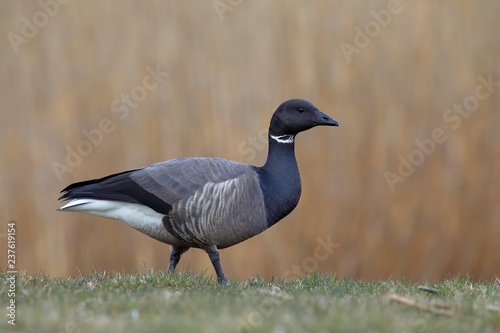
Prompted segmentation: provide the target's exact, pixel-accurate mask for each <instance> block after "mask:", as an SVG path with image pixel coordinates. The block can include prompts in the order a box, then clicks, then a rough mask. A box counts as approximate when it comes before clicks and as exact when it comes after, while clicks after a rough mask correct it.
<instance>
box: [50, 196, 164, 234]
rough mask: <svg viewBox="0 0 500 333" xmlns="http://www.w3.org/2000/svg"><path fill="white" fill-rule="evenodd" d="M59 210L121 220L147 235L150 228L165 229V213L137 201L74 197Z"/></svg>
mask: <svg viewBox="0 0 500 333" xmlns="http://www.w3.org/2000/svg"><path fill="white" fill-rule="evenodd" d="M58 210H61V211H70V212H81V213H87V214H92V215H96V216H102V217H107V218H110V219H113V220H120V221H122V222H123V223H125V224H127V225H129V226H131V227H132V228H134V229H137V230H140V231H142V232H144V233H145V234H147V235H149V233H148V232H147V231H149V230H153V229H156V228H158V227H160V229H163V222H162V218H163V216H164V215H163V214H159V213H157V212H155V211H154V210H152V209H151V208H149V207H147V206H144V205H139V204H135V203H129V202H119V201H112V200H97V199H74V200H71V201H70V202H68V203H67V204H65V205H64V206H62V207H61V208H59V209H58ZM149 236H152V235H149Z"/></svg>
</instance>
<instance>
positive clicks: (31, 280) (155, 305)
mask: <svg viewBox="0 0 500 333" xmlns="http://www.w3.org/2000/svg"><path fill="white" fill-rule="evenodd" d="M6 278H7V275H6V274H5V273H3V272H2V273H0V280H2V282H6ZM422 285H425V286H426V287H428V288H430V289H429V290H427V291H426V290H423V288H422V287H421V286H422ZM0 288H1V289H0V296H1V304H2V306H1V308H2V309H4V310H3V311H5V309H6V305H7V302H8V297H7V289H8V288H7V283H2V284H1V287H0ZM499 296H500V286H499V284H498V281H497V283H496V284H495V283H491V282H477V281H473V280H471V279H468V278H465V279H462V278H450V279H447V280H444V281H442V282H440V283H435V284H427V283H425V282H422V283H420V284H416V283H412V282H408V281H397V280H388V281H363V280H343V279H338V278H336V277H335V276H329V275H325V276H323V275H308V276H306V277H304V278H303V279H301V280H294V281H288V282H284V281H264V280H263V279H261V278H259V277H256V278H252V279H250V280H248V281H244V282H233V283H232V284H230V285H229V286H219V285H218V284H217V283H216V282H215V281H214V280H212V279H211V278H206V277H204V276H202V275H194V274H189V273H188V272H180V273H176V274H170V273H167V272H163V271H158V272H153V271H145V272H142V273H135V274H114V275H111V274H109V273H107V272H93V273H91V274H90V275H89V276H88V277H79V278H61V279H53V278H50V277H48V276H46V275H44V274H37V275H28V274H25V273H23V274H20V275H19V276H18V279H17V290H16V305H17V307H16V311H17V312H16V316H17V318H16V326H15V327H13V326H11V325H9V324H8V323H7V320H6V319H5V315H2V318H3V319H2V320H1V322H0V331H4V330H7V331H12V330H13V328H14V329H15V331H18V332H68V333H69V332H177V331H181V332H276V333H278V332H279V333H281V332H498V331H500V297H499Z"/></svg>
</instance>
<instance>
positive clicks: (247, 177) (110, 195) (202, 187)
mask: <svg viewBox="0 0 500 333" xmlns="http://www.w3.org/2000/svg"><path fill="white" fill-rule="evenodd" d="M319 125H326V126H338V123H337V122H336V121H335V120H333V119H332V118H330V117H329V116H327V115H326V114H324V113H323V112H321V111H319V110H318V109H317V108H316V107H315V106H314V105H312V104H311V103H310V102H308V101H305V100H301V99H291V100H289V101H286V102H284V103H283V104H281V105H280V106H279V107H278V109H277V110H276V111H275V112H274V114H273V116H272V119H271V123H270V126H269V134H268V139H269V152H268V155H267V161H266V163H265V164H264V165H263V166H262V167H256V166H253V165H248V164H243V163H237V162H232V161H228V160H224V159H220V158H180V159H174V160H169V161H165V162H159V163H156V164H152V165H150V166H147V167H145V168H142V169H136V170H130V171H125V172H121V173H117V174H113V175H110V176H107V177H104V178H100V179H95V180H87V181H83V182H79V183H75V184H71V185H69V186H68V187H66V188H65V189H63V190H62V191H61V193H63V195H62V196H61V197H60V198H59V200H71V201H69V202H68V203H66V204H65V205H64V206H62V207H61V208H59V209H58V210H61V211H73V212H82V213H87V214H93V215H97V216H103V217H107V218H111V219H115V220H120V221H122V222H123V223H125V224H126V225H129V226H131V227H132V228H134V229H137V230H139V231H140V232H142V233H144V234H146V235H148V236H150V237H152V238H154V239H157V240H159V241H160V242H163V243H166V244H170V245H171V254H170V264H169V268H168V270H169V271H171V272H173V271H174V270H175V267H176V266H177V263H178V262H179V260H180V258H181V255H182V254H183V253H184V252H186V251H187V250H188V249H189V248H190V247H195V248H200V249H203V250H205V251H206V252H207V253H208V256H209V257H210V260H211V262H212V265H213V266H214V269H215V272H216V274H217V281H218V282H219V283H228V280H227V279H226V276H225V275H224V272H223V270H222V267H221V264H220V260H219V251H218V249H224V248H226V247H229V246H232V245H235V244H238V243H239V242H242V241H244V240H246V239H248V238H250V237H253V236H255V235H257V234H259V233H261V232H262V231H264V230H266V229H267V228H269V227H271V226H272V225H274V224H275V223H276V222H278V221H279V220H281V219H282V218H284V217H285V216H286V215H288V214H289V213H290V212H291V211H292V210H293V209H294V208H295V206H296V205H297V203H298V202H299V197H300V193H301V184H300V175H299V169H298V167H297V161H296V159H295V153H294V146H295V145H294V142H295V136H296V135H297V133H299V132H302V131H305V130H308V129H310V128H313V127H315V126H319Z"/></svg>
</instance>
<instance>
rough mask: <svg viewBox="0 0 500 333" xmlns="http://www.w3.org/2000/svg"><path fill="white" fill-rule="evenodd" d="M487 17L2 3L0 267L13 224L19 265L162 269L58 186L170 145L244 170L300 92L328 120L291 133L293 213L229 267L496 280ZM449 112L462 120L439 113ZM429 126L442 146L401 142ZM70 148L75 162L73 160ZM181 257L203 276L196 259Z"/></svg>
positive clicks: (352, 6) (241, 248)
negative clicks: (294, 136) (297, 187)
mask: <svg viewBox="0 0 500 333" xmlns="http://www.w3.org/2000/svg"><path fill="white" fill-rule="evenodd" d="M61 2H63V1H61ZM231 3H232V4H231ZM44 4H45V5H44ZM224 4H225V6H226V7H224ZM44 8H45V9H44ZM388 8H389V9H388ZM390 10H394V13H392V12H391V11H390ZM381 11H382V12H381ZM384 11H385V13H389V14H390V16H387V15H386V16H384V15H383V13H384ZM44 13H45V14H44ZM374 13H375V14H374ZM44 15H45V16H44ZM499 16H500V3H499V2H494V1H488V0H482V1H439V2H437V1H400V2H399V4H398V3H397V2H395V1H394V0H392V1H371V2H369V3H367V2H365V1H360V0H359V1H315V2H311V1H292V2H290V1H286V2H285V1H272V2H271V1H265V0H256V1H241V2H236V1H233V2H229V1H227V0H220V1H212V0H207V1H147V2H146V1H144V2H141V1H68V2H67V3H61V4H59V3H57V2H56V1H55V0H42V1H41V2H35V1H4V2H2V3H1V4H0V17H1V20H0V32H1V35H2V36H3V38H2V42H1V44H2V46H1V48H0V74H1V76H0V77H1V89H0V101H1V112H2V113H1V115H2V121H1V122H0V142H1V145H2V146H1V147H2V148H1V156H2V157H1V160H0V166H1V170H2V172H1V173H0V180H1V191H0V195H1V200H0V202H1V205H2V207H1V211H0V222H1V224H2V226H0V227H1V228H2V229H0V233H1V234H2V235H0V237H2V238H0V240H1V242H2V245H1V248H2V251H3V252H2V253H3V254H2V255H0V264H1V267H2V268H4V269H5V267H6V266H5V264H6V239H5V233H6V232H7V231H6V230H7V222H9V221H11V220H15V221H16V222H17V265H18V268H19V269H20V270H27V271H28V272H30V273H35V272H39V271H43V272H46V273H49V274H50V275H52V276H66V275H76V274H78V272H79V271H81V272H82V273H84V274H85V273H87V272H89V271H90V270H91V269H92V268H97V269H106V270H111V271H115V272H116V271H119V272H121V271H140V270H142V269H144V267H146V268H147V269H150V268H154V269H166V268H167V263H168V256H169V247H168V246H167V245H164V244H161V243H159V242H157V241H155V240H153V239H150V238H148V237H147V236H144V235H142V234H140V233H139V232H137V231H135V230H133V229H130V228H128V227H126V226H124V225H121V224H120V223H118V222H116V221H110V220H106V219H102V218H98V217H93V216H86V215H83V214H76V213H60V212H56V211H55V209H56V208H57V207H58V206H59V204H58V203H57V202H56V199H57V197H58V194H59V191H60V190H61V189H62V188H63V187H65V186H66V185H68V184H70V183H72V182H75V181H80V180H86V179H92V178H99V177H102V176H105V175H108V174H111V173H115V172H119V171H123V170H127V169H134V168H139V167H142V166H145V165H148V164H150V163H153V162H157V161H162V160H167V159H172V158H177V157H183V156H216V157H223V158H227V159H231V160H236V161H241V162H247V163H252V164H256V165H261V164H262V163H263V162H264V160H265V157H266V153H267V145H266V144H265V143H264V142H262V140H260V139H259V137H260V136H261V135H262V133H264V132H263V131H264V130H267V126H268V122H269V119H270V116H271V114H272V112H273V111H274V109H275V108H276V107H277V106H278V105H279V104H280V103H281V102H282V101H284V100H286V99H289V98H294V97H300V98H305V99H308V100H310V101H312V102H313V103H314V104H315V105H316V106H318V107H319V108H320V109H321V110H322V111H324V112H326V113H328V114H329V115H331V116H332V117H333V118H335V119H337V120H338V121H339V122H340V125H341V126H340V127H339V128H319V129H315V130H314V131H310V132H307V133H303V134H300V135H299V140H298V142H297V145H296V153H297V157H298V160H299V166H300V168H301V175H302V182H303V193H302V198H301V201H300V203H299V206H298V207H297V208H296V210H295V211H294V212H293V213H292V214H291V215H290V216H289V217H287V218H286V219H285V220H283V221H282V222H280V223H279V224H277V225H276V226H275V227H273V228H271V229H270V230H268V231H266V232H265V233H263V234H261V235H259V236H257V237H255V238H253V239H251V240H249V241H247V242H244V243H242V244H239V245H237V246H235V247H233V248H231V249H228V250H223V251H222V252H221V255H222V261H223V265H224V267H225V270H226V274H227V275H228V277H230V278H233V279H234V278H238V279H245V278H248V277H250V276H252V275H255V274H261V275H262V276H263V277H265V278H270V277H272V276H276V277H278V278H280V277H283V276H286V277H291V278H293V277H294V276H295V275H296V274H302V273H303V272H306V271H310V270H314V271H316V270H317V271H320V272H325V273H335V274H337V275H338V276H341V277H356V278H365V279H371V278H379V277H382V278H387V277H390V276H392V277H405V278H410V279H421V278H424V277H425V278H427V279H429V280H434V279H438V278H443V277H445V276H448V275H455V274H461V275H465V274H471V275H472V276H473V277H474V278H477V279H483V278H487V279H490V278H493V277H494V276H495V275H498V274H500V269H499V268H500V259H499V253H500V226H499V224H500V223H499V222H500V172H499V171H500V148H499V143H500V131H499V130H498V129H497V128H496V127H498V125H499V124H500V112H499V111H500V110H499V106H500V91H498V90H500V87H499V86H498V85H497V86H494V85H493V86H492V85H491V84H490V85H489V87H488V88H489V89H490V90H488V88H487V87H486V86H484V85H482V86H481V87H480V88H478V86H480V85H481V81H480V80H478V77H482V78H483V79H484V80H486V81H487V80H488V77H489V76H491V78H492V80H493V81H495V82H499V81H500V67H499V59H500V39H499V38H498V31H499V28H500V21H499V20H498V17H499ZM376 17H378V19H377V18H376ZM45 18H46V19H47V20H45ZM27 22H28V23H27ZM30 24H32V25H33V26H34V27H35V28H36V29H33V26H32V27H31V28H30V27H29V25H30ZM365 29H368V30H366V31H365ZM35 30H36V31H35ZM360 30H361V31H362V32H361V33H360V32H359V31H360ZM14 34H15V35H16V36H18V37H16V36H14ZM23 34H24V35H23ZM363 35H364V36H363ZM343 43H344V44H343ZM347 44H349V45H351V46H352V47H356V50H355V52H354V51H353V50H354V49H353V48H351V49H349V48H348V46H347ZM343 50H344V51H343ZM346 50H347V51H346ZM348 50H351V51H353V53H352V54H350V55H349V52H348ZM155 70H157V71H159V72H160V74H161V75H160V74H157V79H158V82H156V83H157V85H156V86H155V87H153V85H154V83H155V81H154V80H152V78H153V76H149V77H148V75H150V74H149V73H150V72H151V71H155ZM166 72H168V75H167V74H165V73H166ZM145 80H146V81H145ZM159 81H161V82H159ZM145 84H147V87H148V89H150V90H147V89H145V87H144V85H145ZM477 89H479V92H480V93H481V95H480V96H482V97H484V98H482V99H481V100H479V99H478V98H476V99H474V98H473V97H471V96H474V95H475V94H476V93H477ZM487 93H488V94H487ZM125 95H130V96H132V99H131V100H129V101H128V102H127V101H126V100H122V98H125V97H123V96H125ZM486 95H487V96H486ZM485 96H486V97H485ZM474 101H479V105H474V103H473V102H474ZM127 103H128V104H127ZM464 103H469V105H468V108H469V109H473V111H471V112H468V111H467V110H466V111H462V114H463V116H461V115H460V114H459V113H453V114H451V113H447V110H448V109H450V108H452V107H453V105H454V104H457V105H463V104H464ZM447 117H448V118H447ZM450 117H452V118H450ZM459 121H460V123H459ZM100 126H101V128H100ZM436 128H440V129H442V131H444V134H443V133H441V134H442V135H441V139H442V138H443V136H444V137H446V139H445V140H444V142H442V143H435V146H436V147H435V150H434V151H433V152H428V153H429V154H428V156H427V155H424V153H423V152H421V153H418V152H416V151H417V150H418V149H419V147H418V146H417V144H416V143H415V140H420V141H422V142H424V143H425V142H427V143H428V141H426V140H429V139H430V138H432V133H433V131H434V129H436ZM82 131H89V132H88V133H93V134H94V137H93V138H94V143H89V142H90V141H89V139H87V137H86V136H85V135H84V132H82ZM96 131H100V133H101V135H102V137H100V136H99V135H98V134H97V132H96ZM104 131H106V133H104ZM251 137H254V138H256V139H252V138H251ZM85 141H87V143H84V142H85ZM431 146H432V145H431V144H429V143H428V146H427V150H429V151H430V149H431V148H432V147H431ZM424 147H425V146H424ZM68 149H70V150H77V149H80V152H84V153H85V154H84V155H86V156H80V157H81V160H78V158H77V157H75V156H72V157H71V158H72V159H70V162H71V165H70V164H68V162H67V161H66V158H67V155H68ZM425 149H426V148H422V149H420V150H425ZM77 153H78V151H77ZM82 155H83V154H82ZM422 156H424V158H423V159H422ZM410 157H411V158H413V160H414V161H416V163H418V164H420V165H419V166H417V167H415V170H414V172H413V173H412V174H411V175H408V176H407V177H406V176H405V177H403V178H401V179H404V182H395V183H393V187H394V191H392V190H391V188H390V186H389V183H388V182H387V180H386V175H387V174H386V172H392V173H394V174H398V167H400V164H401V163H402V162H401V159H405V160H408V159H409V158H410ZM54 163H56V164H54ZM57 163H60V164H57ZM54 165H59V167H60V169H59V172H56V171H55V170H54ZM61 165H65V166H66V167H67V169H64V168H63V169H61ZM70 169H71V172H69V171H70ZM400 169H401V171H402V172H407V173H410V171H411V169H410V171H409V170H407V169H409V168H408V166H406V169H405V167H403V166H401V167H400ZM58 173H59V175H58ZM401 179H400V180H401ZM318 239H320V240H318ZM328 239H329V241H330V242H333V243H335V244H336V245H335V248H334V249H333V252H332V253H331V254H329V255H328V256H326V258H325V256H324V255H323V254H324V253H323V252H321V256H318V252H317V251H315V250H316V249H317V247H318V246H320V244H321V243H322V242H326V241H328ZM3 249H5V250H3ZM330 252H331V251H330ZM180 268H181V269H190V270H193V271H195V272H203V271H206V274H212V272H213V270H212V267H211V265H210V262H209V260H208V257H207V256H206V255H205V254H204V253H203V252H201V251H199V250H191V251H189V252H188V253H187V254H186V255H185V256H184V257H183V260H182V261H181V264H180ZM298 268H300V269H298ZM290 271H291V272H292V273H291V274H290Z"/></svg>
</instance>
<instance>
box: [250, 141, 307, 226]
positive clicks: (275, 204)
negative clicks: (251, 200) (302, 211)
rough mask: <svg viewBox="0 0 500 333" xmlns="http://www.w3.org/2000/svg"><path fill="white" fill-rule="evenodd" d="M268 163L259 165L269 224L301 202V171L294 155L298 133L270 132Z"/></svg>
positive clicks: (258, 169)
mask: <svg viewBox="0 0 500 333" xmlns="http://www.w3.org/2000/svg"><path fill="white" fill-rule="evenodd" d="M268 140H269V152H268V155H267V161H266V163H265V164H264V165H263V166H262V167H260V168H257V173H258V174H259V178H260V184H261V189H262V192H263V194H264V202H265V204H266V213H267V222H268V226H272V225H273V224H275V223H276V222H278V221H279V220H281V219H282V218H283V217H285V216H286V215H288V214H289V213H290V212H291V211H292V210H293V209H294V208H295V206H297V203H298V202H299V198H300V193H301V184H300V174H299V169H298V166H297V160H296V159H295V151H294V148H295V142H294V140H295V135H286V136H275V135H269V136H268Z"/></svg>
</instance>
